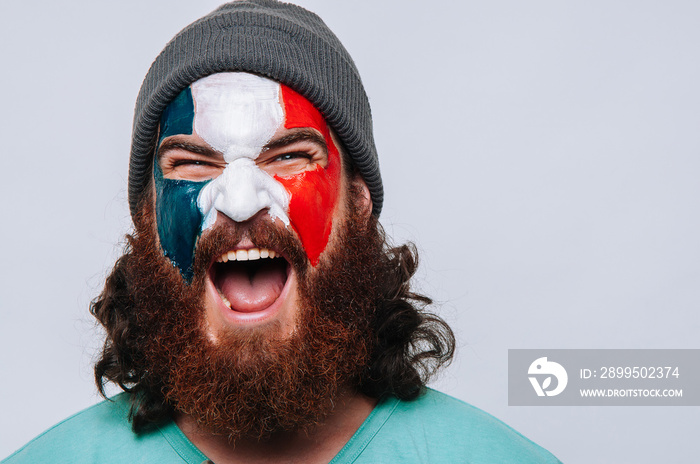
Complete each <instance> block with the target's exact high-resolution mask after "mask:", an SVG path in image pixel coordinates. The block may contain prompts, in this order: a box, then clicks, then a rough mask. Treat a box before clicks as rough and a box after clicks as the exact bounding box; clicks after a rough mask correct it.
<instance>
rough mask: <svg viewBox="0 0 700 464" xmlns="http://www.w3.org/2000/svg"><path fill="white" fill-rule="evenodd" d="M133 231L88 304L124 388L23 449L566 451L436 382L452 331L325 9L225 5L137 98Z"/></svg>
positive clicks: (318, 453)
mask: <svg viewBox="0 0 700 464" xmlns="http://www.w3.org/2000/svg"><path fill="white" fill-rule="evenodd" d="M129 203H130V208H131V213H132V217H133V221H134V233H133V234H132V235H131V236H130V237H129V246H128V249H127V250H126V252H125V254H124V255H123V256H122V257H121V258H120V259H119V260H118V261H117V263H116V265H115V267H114V270H113V271H112V273H111V275H110V276H109V277H108V279H107V282H106V284H105V288H104V290H103V292H102V294H101V295H100V296H99V297H98V298H97V299H96V300H95V301H94V302H93V305H92V308H91V311H92V313H93V314H94V315H95V316H96V318H97V319H98V320H99V321H100V323H101V324H102V325H103V326H104V327H105V329H106V332H107V338H106V341H105V344H104V349H103V352H102V355H101V358H100V359H99V360H98V362H97V363H96V366H95V375H96V380H97V383H98V387H99V388H100V391H101V392H102V393H103V394H104V385H105V383H106V382H114V383H116V384H117V385H119V386H120V387H121V388H122V389H123V390H124V393H122V394H120V395H117V396H116V397H115V398H113V399H111V400H109V401H105V402H103V403H101V404H99V405H96V406H94V407H92V408H89V409H87V410H85V411H83V412H81V413H79V414H77V415H76V416H73V417H72V418H70V419H68V420H66V421H64V422H62V423H61V424H59V425H58V426H56V427H54V428H52V429H51V430H49V431H48V432H46V433H45V434H43V435H41V436H40V437H38V438H37V439H35V440H34V441H32V442H30V443H29V444H28V445H27V446H25V447H24V448H22V449H21V450H19V451H18V452H17V453H15V454H14V455H12V456H11V457H10V458H9V459H8V460H7V462H11V463H15V462H71V463H74V462H100V463H103V462H169V463H170V462H188V463H189V462H192V463H201V462H206V461H207V460H211V461H213V462H216V463H226V462H251V463H255V462H308V463H316V462H318V463H325V462H331V461H332V462H334V463H341V462H342V463H344V462H355V463H382V462H409V463H410V462H431V463H432V462H557V460H556V458H554V457H553V456H551V455H550V454H549V453H547V452H546V451H545V450H543V449H541V448H539V447H538V446H537V445H535V444H533V443H532V442H530V441H528V440H527V439H526V438H524V437H522V436H521V435H519V434H518V433H517V432H514V431H513V430H512V429H510V428H508V427H507V426H505V425H504V424H502V423H501V422H499V421H497V420H496V419H494V418H492V417H491V416H488V415H487V414H485V413H483V412H481V411H479V410H476V409H475V408H473V407H471V406H468V405H466V404H464V403H462V402H460V401H458V400H455V399H452V398H450V397H447V396H445V395H442V394H440V393H437V392H435V391H432V390H430V389H427V388H426V387H425V382H426V381H427V379H428V378H429V377H430V375H431V374H432V373H433V372H434V371H435V370H436V369H438V368H439V367H441V366H442V365H444V364H446V363H447V362H449V360H450V359H451V357H452V353H453V351H454V337H453V335H452V332H451V330H450V329H449V327H448V326H447V325H446V324H445V323H444V322H443V321H442V320H441V319H439V318H438V317H436V316H434V315H431V314H429V313H427V312H425V311H424V307H425V306H426V305H427V304H429V303H430V300H429V299H428V298H427V297H425V296H422V295H419V294H416V293H413V292H412V291H411V288H410V285H409V283H410V282H409V281H410V278H411V276H412V275H413V273H414V271H415V269H416V265H417V258H416V253H415V251H414V250H413V249H412V248H410V247H408V246H405V245H404V246H400V247H390V246H388V245H387V244H386V242H385V240H384V236H383V234H382V232H381V228H380V226H379V224H378V222H377V218H378V216H379V214H380V211H381V207H382V183H381V178H380V175H379V166H378V160H377V154H376V149H375V146H374V142H373V135H372V125H371V118H370V109H369V104H368V100H367V97H366V95H365V92H364V89H363V87H362V84H361V81H360V78H359V75H358V73H357V70H356V69H355V66H354V64H353V62H352V60H351V58H350V57H349V55H348V54H347V52H346V51H345V49H344V48H343V47H342V45H341V44H340V43H339V41H338V39H337V38H336V37H335V36H334V35H333V34H332V32H330V31H329V30H328V29H327V27H326V26H325V24H323V22H322V21H321V20H320V19H319V18H318V17H316V16H315V15H313V14H312V13H309V12H307V11H305V10H303V9H301V8H299V7H296V6H294V5H289V4H283V3H278V2H276V1H272V0H254V1H242V2H234V3H231V4H227V5H224V6H222V7H220V8H219V9H217V10H216V11H214V12H213V13H211V14H210V15H207V16H206V17H204V18H202V19H200V20H198V21H196V22H195V23H193V24H191V25H190V26H188V27H187V28H185V29H184V30H183V31H181V32H180V33H179V34H178V35H177V36H176V37H175V38H174V39H173V40H172V41H171V42H170V43H169V44H168V45H167V46H166V48H165V49H164V51H163V52H162V53H161V54H160V55H159V56H158V58H156V60H155V62H154V63H153V65H152V67H151V69H150V70H149V72H148V74H147V76H146V78H145V80H144V83H143V86H142V88H141V91H140V93H139V97H138V100H137V105H136V114H135V120H134V132H133V139H132V152H131V162H130V173H129Z"/></svg>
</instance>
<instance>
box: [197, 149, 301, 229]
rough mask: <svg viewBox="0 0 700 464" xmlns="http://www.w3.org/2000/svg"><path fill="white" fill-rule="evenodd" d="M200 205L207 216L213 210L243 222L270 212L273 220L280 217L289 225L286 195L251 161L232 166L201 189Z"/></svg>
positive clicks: (234, 163)
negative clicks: (263, 212) (264, 212)
mask: <svg viewBox="0 0 700 464" xmlns="http://www.w3.org/2000/svg"><path fill="white" fill-rule="evenodd" d="M198 204H199V208H200V210H201V211H202V213H203V214H204V215H205V216H207V215H208V214H209V213H210V212H211V210H212V209H214V210H216V211H219V212H221V213H223V214H225V215H226V216H228V217H229V218H231V219H232V220H234V221H236V222H243V221H247V220H249V219H250V218H252V217H253V216H255V215H256V214H257V213H258V212H260V211H263V210H267V211H268V213H269V214H270V215H271V216H272V217H273V219H274V218H276V217H277V218H280V219H281V220H282V221H283V222H284V223H285V224H289V219H288V217H287V210H288V205H289V195H288V194H287V191H286V190H285V189H284V187H283V186H282V184H280V183H279V182H277V181H276V180H275V179H274V178H273V177H272V176H270V175H269V174H267V173H266V172H264V171H263V170H261V169H260V168H259V167H258V166H257V165H256V164H255V161H253V160H252V159H250V158H239V159H237V160H234V161H233V162H231V163H229V165H228V166H226V169H224V172H222V173H221V175H220V176H219V177H217V178H216V179H214V180H213V181H212V182H211V183H209V184H208V185H207V186H206V187H204V189H202V191H201V192H200V195H199V200H198Z"/></svg>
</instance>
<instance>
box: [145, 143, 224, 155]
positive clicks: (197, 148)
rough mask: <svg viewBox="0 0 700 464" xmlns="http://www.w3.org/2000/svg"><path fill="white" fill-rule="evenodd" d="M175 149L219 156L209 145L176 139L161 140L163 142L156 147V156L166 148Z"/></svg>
mask: <svg viewBox="0 0 700 464" xmlns="http://www.w3.org/2000/svg"><path fill="white" fill-rule="evenodd" d="M175 149H181V150H186V151H189V152H191V153H196V154H198V155H204V156H208V157H210V158H215V157H218V156H220V155H219V153H218V152H217V151H216V150H214V149H212V148H209V147H206V146H203V145H196V144H193V143H187V142H179V141H177V140H166V141H164V142H163V144H162V145H161V146H160V148H158V153H157V156H158V158H160V157H161V156H162V155H163V153H165V152H166V151H168V150H175Z"/></svg>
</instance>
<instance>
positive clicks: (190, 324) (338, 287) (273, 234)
mask: <svg viewBox="0 0 700 464" xmlns="http://www.w3.org/2000/svg"><path fill="white" fill-rule="evenodd" d="M356 196H357V193H356V192H352V189H351V195H350V199H349V201H348V213H347V215H346V217H345V218H341V221H342V224H341V227H337V230H338V232H337V233H336V234H335V236H333V237H332V238H331V240H330V242H329V244H328V245H327V248H326V252H325V253H324V254H323V256H322V257H321V260H320V261H319V263H318V265H317V266H316V267H312V266H311V265H310V264H309V262H308V259H307V258H306V254H305V252H304V249H303V247H302V245H301V243H300V242H299V241H298V239H297V238H296V236H295V235H294V234H293V233H291V232H290V231H289V230H287V229H281V228H278V227H276V226H274V225H273V224H272V223H271V222H269V220H266V219H265V218H260V215H259V216H258V218H259V219H257V220H256V221H255V222H254V223H252V224H250V225H249V227H246V228H244V229H243V228H241V227H237V226H235V225H234V224H228V225H224V226H221V227H219V226H216V227H215V228H214V229H212V230H211V231H207V233H205V234H203V235H202V237H200V239H199V241H198V243H197V247H196V254H195V260H194V265H193V278H192V282H191V283H190V284H187V283H186V282H185V281H184V280H183V278H182V275H181V274H180V272H179V271H178V270H177V268H176V267H175V266H174V265H173V264H172V262H171V261H170V260H169V259H167V258H165V257H164V255H163V252H162V251H161V248H160V245H159V242H158V240H157V235H156V232H155V227H154V220H153V213H152V211H150V210H147V211H145V212H144V214H143V215H142V216H141V217H140V218H138V220H137V230H138V231H139V232H138V233H137V234H136V235H135V236H134V237H133V239H132V242H131V246H132V252H131V256H130V259H129V260H128V264H127V272H126V274H125V275H126V276H128V280H129V283H128V284H127V285H128V286H129V287H130V290H131V295H130V302H131V304H133V311H134V313H133V314H134V316H133V317H134V327H133V330H134V331H135V335H136V337H135V340H138V342H137V343H136V345H138V347H134V349H133V350H132V356H133V358H134V359H133V361H134V364H135V365H137V366H138V368H139V370H140V371H141V372H143V373H144V374H143V376H142V378H141V379H140V382H141V385H144V386H145V387H146V389H147V390H149V392H150V393H151V394H152V395H156V396H160V397H162V398H163V399H164V401H165V402H166V403H167V404H168V405H170V406H171V407H172V408H173V409H174V411H175V412H176V414H177V413H179V414H185V415H188V416H190V417H191V418H193V419H195V420H196V422H197V424H198V426H199V427H200V428H202V429H203V430H205V431H208V432H210V433H214V434H217V435H223V436H226V437H227V438H228V439H229V441H230V442H235V441H236V440H238V439H240V438H249V439H262V438H266V437H270V436H271V435H273V434H275V433H277V432H282V431H308V430H310V429H311V428H313V426H314V425H315V424H318V423H319V422H320V421H322V420H323V418H324V417H326V416H327V415H328V414H329V413H330V412H332V411H333V408H334V405H335V404H336V403H337V401H338V400H339V399H340V397H341V396H342V395H343V394H344V393H346V392H356V391H357V390H356V389H357V386H358V385H360V383H361V382H362V379H363V376H366V375H367V365H368V362H369V358H370V354H371V352H372V349H373V347H374V345H375V343H376V342H375V338H376V335H375V330H373V327H374V324H373V322H374V320H375V308H376V302H377V300H378V299H379V298H380V293H381V291H380V289H379V285H378V283H379V279H381V271H380V270H379V269H378V268H379V267H381V266H377V265H376V261H377V259H378V257H379V256H380V255H381V253H382V247H383V240H382V239H381V237H380V233H379V231H378V227H377V222H376V219H375V218H374V217H373V216H372V217H370V218H369V220H367V218H365V217H364V216H363V215H362V214H361V213H360V211H359V206H356V205H359V202H358V201H356V198H353V197H356ZM265 217H266V216H265ZM139 226H140V227H139ZM243 237H248V238H250V240H251V241H252V242H253V243H254V244H255V246H257V247H264V248H270V249H276V250H283V251H284V253H285V256H286V257H287V258H288V259H289V265H290V266H292V267H293V268H294V271H295V273H296V276H297V289H298V308H297V314H296V318H295V321H294V330H293V331H292V333H291V334H285V333H284V331H283V330H282V328H281V327H280V325H279V324H275V323H269V324H266V325H261V326H257V327H242V328H231V329H229V330H227V331H225V332H224V333H222V334H220V336H218V337H217V339H216V341H213V340H212V339H211V338H210V337H209V336H207V325H206V319H205V308H204V304H203V301H204V288H205V282H206V278H207V272H208V269H209V266H210V263H212V262H213V259H214V258H215V257H217V256H220V255H221V254H222V253H224V252H226V251H229V250H231V249H233V247H234V246H235V245H236V244H237V243H238V242H239V241H240V239H241V238H243Z"/></svg>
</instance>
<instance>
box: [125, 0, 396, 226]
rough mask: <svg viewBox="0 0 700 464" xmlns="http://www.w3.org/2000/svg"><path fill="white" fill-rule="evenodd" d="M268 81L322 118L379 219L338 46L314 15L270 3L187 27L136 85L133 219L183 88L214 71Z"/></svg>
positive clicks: (359, 113)
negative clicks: (164, 121) (162, 124)
mask: <svg viewBox="0 0 700 464" xmlns="http://www.w3.org/2000/svg"><path fill="white" fill-rule="evenodd" d="M228 71H244V72H250V73H254V74H259V75H262V76H265V77H269V78H270V79H273V80H275V81H278V82H281V83H283V84H285V85H287V86H288V87H290V88H292V89H293V90H295V91H297V92H298V93H300V94H301V95H303V96H304V97H306V99H308V100H309V101H310V102H311V103H312V104H313V105H314V106H315V107H316V108H317V109H318V110H319V111H320V112H321V114H322V115H323V116H324V118H325V119H326V122H327V123H328V124H329V126H330V127H331V128H332V129H333V130H334V131H335V133H336V134H337V135H338V137H339V138H340V141H341V142H342V145H343V147H344V148H345V151H346V152H347V154H348V155H349V156H350V158H351V159H352V160H353V162H354V164H355V166H356V167H357V169H358V170H359V172H360V174H361V175H362V177H363V178H364V180H365V182H366V183H367V186H368V187H369V191H370V194H371V196H372V204H373V213H374V214H375V215H376V216H379V213H380V211H381V209H382V201H383V197H384V193H383V189H382V179H381V175H380V173H379V161H378V159H377V149H376V147H375V145H374V136H373V134H372V115H371V112H370V107H369V101H368V99H367V95H366V94H365V90H364V87H363V86H362V82H361V80H360V75H359V73H358V71H357V68H356V67H355V63H353V61H352V58H351V57H350V55H349V54H348V52H347V50H345V47H343V45H342V44H341V43H340V41H339V40H338V38H337V37H336V36H335V35H334V34H333V32H331V30H330V29H328V27H327V26H326V25H325V24H324V22H323V21H322V20H321V18H319V17H318V16H317V15H315V14H314V13H311V12H309V11H307V10H305V9H303V8H301V7H299V6H296V5H292V4H289V3H281V2H278V1H275V0H247V1H235V2H232V3H227V4H225V5H222V6H220V7H219V8H217V9H216V10H214V11H213V12H212V13H210V14H208V15H206V16H204V17H203V18H201V19H199V20H198V21H195V22H194V23H192V24H190V25H189V26H187V27H186V28H184V29H183V30H182V31H180V32H179V33H178V34H177V35H176V36H175V38H173V39H172V40H171V41H170V42H169V43H168V44H167V45H166V46H165V49H164V50H163V51H162V52H161V53H160V55H158V57H157V58H156V59H155V61H154V62H153V64H152V65H151V68H150V69H149V70H148V74H147V75H146V78H145V79H144V81H143V84H142V85H141V90H140V91H139V96H138V99H137V100H136V109H135V114H134V127H133V136H132V141H131V159H130V162H129V208H130V209H131V214H132V215H135V214H136V212H137V209H138V204H139V201H140V200H141V197H142V196H143V194H144V192H145V189H146V187H147V186H148V184H149V182H150V178H151V176H152V169H153V156H154V152H155V148H156V147H155V144H156V136H157V131H158V124H159V121H160V116H161V113H162V112H163V110H164V109H165V107H166V106H167V105H168V104H169V103H170V102H171V101H172V100H173V99H174V98H175V97H176V96H177V95H178V94H179V93H180V92H181V91H182V90H183V89H185V88H186V87H187V86H189V85H190V84H191V83H193V82H195V81H196V80H198V79H201V78H202V77H205V76H208V75H210V74H214V73H218V72H228Z"/></svg>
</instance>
